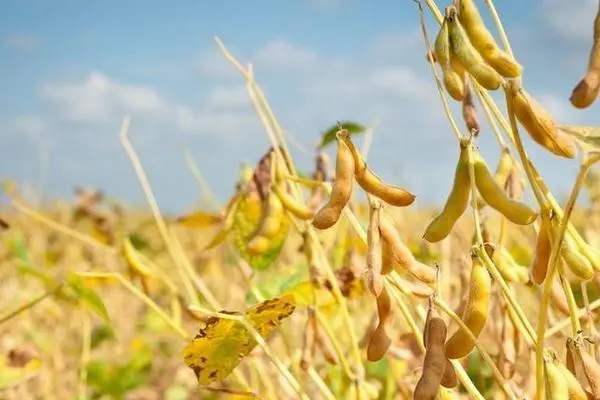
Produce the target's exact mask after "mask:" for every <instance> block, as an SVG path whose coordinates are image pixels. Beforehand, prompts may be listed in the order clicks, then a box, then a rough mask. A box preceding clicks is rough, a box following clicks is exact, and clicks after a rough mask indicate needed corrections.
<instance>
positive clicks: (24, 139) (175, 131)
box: [0, 0, 600, 212]
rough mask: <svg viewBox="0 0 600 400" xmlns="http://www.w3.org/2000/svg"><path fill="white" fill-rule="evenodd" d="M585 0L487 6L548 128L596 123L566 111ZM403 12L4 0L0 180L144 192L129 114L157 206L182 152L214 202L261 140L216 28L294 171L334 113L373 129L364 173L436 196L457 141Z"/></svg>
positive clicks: (276, 0)
mask: <svg viewBox="0 0 600 400" xmlns="http://www.w3.org/2000/svg"><path fill="white" fill-rule="evenodd" d="M575 3H576V4H575ZM478 4H480V5H483V4H484V2H483V1H478ZM596 4H597V1H596V0H580V1H577V2H567V1H564V0H537V1H533V0H530V1H526V2H524V1H522V0H505V1H501V2H500V1H499V2H497V7H498V12H499V13H500V15H501V17H502V19H503V21H504V24H505V27H506V29H507V32H508V36H509V39H510V40H511V43H512V45H513V49H514V51H515V53H516V55H517V58H518V59H519V61H520V62H521V63H522V65H523V66H524V77H523V81H524V85H525V87H526V88H527V89H528V90H529V91H530V92H531V93H532V94H533V95H534V96H535V97H536V98H537V99H538V100H539V101H540V102H541V103H542V104H544V105H545V106H546V107H547V108H548V109H549V110H550V111H551V112H552V113H553V115H554V116H555V118H556V120H557V121H558V122H559V123H565V124H597V123H599V122H600V118H599V117H598V113H597V111H595V110H597V109H598V108H597V107H598V104H594V105H593V106H592V107H591V108H589V109H587V110H584V111H580V110H575V109H573V108H572V107H571V106H570V103H569V102H568V98H569V95H570V92H571V89H572V87H573V86H574V84H575V83H576V82H577V81H578V80H579V78H580V77H581V75H582V73H583V71H584V68H585V65H586V63H587V57H588V52H589V48H590V46H591V36H592V33H591V32H592V21H593V18H594V14H595V9H596ZM482 7H483V6H482ZM482 9H483V10H485V9H484V8H482ZM485 17H486V18H487V17H488V16H487V13H486V14H485ZM427 18H428V27H429V34H430V37H431V38H432V39H433V36H434V35H435V33H436V32H435V29H436V24H435V22H434V20H433V19H432V17H431V15H430V14H427ZM418 21H419V19H418V13H417V9H416V8H415V6H414V3H413V2H412V1H409V0H379V1H377V2H373V1H368V0H287V1H281V0H254V1H232V0H221V1H208V0H205V1H192V0H180V1H173V2H158V1H154V2H149V1H141V0H129V1H115V0H102V1H97V0H89V1H85V2H78V1H73V0H57V1H53V2H47V1H42V0H31V1H28V2H23V1H18V0H4V1H2V4H1V5H0V60H2V61H1V62H0V87H1V88H2V90H1V91H0V149H1V157H0V175H2V176H8V177H12V178H13V179H16V180H18V181H20V182H30V183H31V184H32V185H36V184H37V183H38V182H40V176H41V171H46V175H45V179H44V180H43V182H44V186H43V193H44V196H45V198H47V199H48V200H51V199H53V198H56V197H61V196H62V197H64V196H70V195H71V193H72V190H73V187H74V186H75V185H84V186H85V185H89V186H95V187H99V188H102V189H103V190H104V191H105V192H106V193H107V194H108V195H109V196H111V197H117V198H120V199H122V200H123V201H124V202H126V203H127V204H142V203H143V201H144V200H143V195H142V191H141V189H140V185H139V184H138V182H137V180H136V177H135V175H134V173H133V170H132V167H131V164H130V162H129V160H128V158H127V156H126V153H125V152H124V150H123V148H122V147H121V145H120V143H119V140H118V130H119V127H120V124H121V121H122V119H123V116H124V114H125V113H129V114H130V115H131V118H132V125H131V129H130V137H131V140H132V142H133V143H134V145H135V147H136V148H137V149H138V151H139V153H140V157H141V159H142V162H143V163H144V166H145V167H146V170H147V173H148V175H149V177H150V179H151V183H152V184H153V187H154V190H155V192H156V195H157V198H158V200H159V202H160V205H161V206H162V207H163V208H164V209H166V210H168V211H172V212H181V211H184V210H188V209H190V208H191V207H193V206H194V204H195V203H196V202H197V201H198V200H199V198H200V192H199V188H198V185H197V184H196V182H195V180H194V178H193V175H192V173H191V172H190V171H189V169H188V167H187V166H186V163H185V160H184V158H183V149H184V148H188V149H189V150H190V151H191V153H192V154H193V156H194V157H195V159H196V161H197V163H198V166H199V168H200V169H201V171H202V172H203V174H204V175H205V176H206V178H207V180H208V182H209V184H210V186H211V187H212V189H213V190H214V191H215V192H216V193H217V195H218V196H219V198H220V199H221V200H225V199H226V198H227V196H229V195H231V193H232V190H233V182H234V180H235V179H236V177H237V173H238V168H239V166H240V164H241V163H242V162H249V163H252V164H254V163H255V162H256V161H257V160H258V158H260V156H261V155H262V154H263V153H264V151H265V150H266V149H267V147H268V146H269V144H268V141H267V137H266V135H265V133H264V131H263V130H262V128H261V126H260V122H259V119H258V118H257V116H256V115H255V113H254V111H253V108H252V106H251V103H250V102H249V100H248V96H247V94H246V92H245V89H244V80H243V78H242V77H241V76H240V75H238V74H237V73H236V71H235V70H234V69H233V68H232V67H231V65H229V64H228V63H227V62H226V61H225V60H224V58H223V57H222V56H221V55H220V53H219V52H218V51H217V46H216V44H215V42H214V40H213V37H214V36H218V37H220V38H221V40H222V41H223V42H224V43H225V44H226V45H227V46H228V47H229V48H230V50H231V51H232V52H233V54H234V55H235V56H236V57H238V58H239V59H240V61H242V62H244V63H249V62H252V63H253V67H254V71H255V76H256V78H257V80H258V82H259V84H260V85H261V86H262V87H263V89H264V91H265V93H266V96H267V98H268V100H269V102H270V104H271V106H272V108H273V110H274V112H275V114H276V116H277V117H278V120H279V121H280V123H281V125H282V126H283V128H284V129H285V130H286V132H287V133H288V134H289V135H290V136H291V137H292V138H293V141H294V143H295V144H294V145H293V146H292V148H291V149H292V153H293V156H294V158H295V159H296V161H297V163H298V164H299V165H300V167H302V168H305V169H312V162H313V157H314V154H313V153H312V152H311V149H313V148H314V144H315V142H316V141H317V139H318V137H319V132H320V131H321V130H323V129H324V128H326V127H327V126H328V125H331V124H332V123H334V122H335V121H336V120H344V119H353V120H357V121H359V122H362V123H364V124H367V125H370V124H377V125H376V129H375V131H374V132H375V133H374V141H373V144H372V150H371V153H370V156H369V160H370V165H371V166H372V168H373V169H374V170H375V171H376V172H377V173H378V174H379V175H381V176H382V177H383V178H384V179H386V180H389V181H390V182H394V183H397V184H400V185H403V186H406V187H407V188H409V189H411V190H413V191H414V192H415V193H416V194H417V195H418V203H421V204H431V203H440V202H441V201H443V200H444V199H445V197H446V195H447V193H448V190H449V187H450V184H451V182H452V175H453V171H454V164H455V160H456V157H457V155H458V149H457V146H456V144H455V138H454V136H453V134H452V131H451V130H450V128H449V125H448V124H447V122H446V119H445V117H444V115H443V113H442V108H441V103H440V101H439V97H438V95H437V92H436V91H435V88H434V84H433V80H432V77H431V73H430V69H429V66H428V64H427V62H426V61H425V57H424V54H425V50H424V42H423V38H422V36H421V32H420V26H419V22H418ZM490 26H493V25H491V22H490ZM495 98H497V99H502V97H501V96H498V95H495ZM500 104H501V105H502V107H504V106H503V103H502V102H500ZM456 116H457V117H459V116H460V114H458V113H457V114H456ZM480 117H481V119H483V114H481V116H480ZM461 127H462V124H461ZM483 127H484V128H483V132H482V134H481V136H482V139H481V141H480V147H481V151H482V152H483V154H484V155H485V157H486V159H487V160H488V163H489V164H490V166H491V167H494V165H495V163H496V160H497V158H498V147H497V144H496V142H495V141H494V138H493V135H492V132H491V131H490V130H489V128H488V126H487V125H485V124H484V125H483ZM526 145H527V147H528V149H529V150H530V152H531V154H532V157H533V158H534V161H535V162H536V163H537V164H539V166H540V169H541V171H542V172H543V174H544V177H545V178H547V180H548V181H549V182H550V183H551V186H552V188H554V189H555V190H556V191H557V194H559V195H560V194H561V193H562V192H564V191H566V190H567V189H568V188H569V187H570V179H571V178H572V176H573V172H574V171H575V169H576V167H577V161H576V160H563V159H557V158H555V157H551V156H549V155H548V154H547V153H546V152H543V151H540V150H539V148H538V147H537V146H536V145H535V144H534V143H533V142H531V141H530V140H529V139H526Z"/></svg>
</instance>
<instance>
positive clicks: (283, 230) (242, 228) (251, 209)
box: [233, 192, 290, 269]
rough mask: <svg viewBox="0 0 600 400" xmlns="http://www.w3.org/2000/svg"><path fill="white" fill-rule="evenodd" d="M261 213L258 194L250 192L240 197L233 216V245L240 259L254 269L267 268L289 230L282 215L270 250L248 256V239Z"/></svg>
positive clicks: (288, 221) (275, 257)
mask: <svg viewBox="0 0 600 400" xmlns="http://www.w3.org/2000/svg"><path fill="white" fill-rule="evenodd" d="M261 212H262V211H261V200H260V197H259V195H258V193H257V192H250V193H247V194H245V195H243V196H242V197H241V199H240V203H239V205H238V207H237V209H236V211H235V214H234V223H233V230H234V232H235V241H234V244H235V246H236V248H237V249H238V251H239V252H240V255H241V257H242V258H243V259H244V260H246V261H247V262H248V265H250V267H252V268H254V269H265V268H268V267H269V266H270V265H271V264H272V263H273V262H274V261H275V260H276V259H277V257H278V256H279V253H280V252H281V249H282V248H283V245H284V243H285V239H286V238H287V236H288V232H289V229H290V218H289V216H288V215H287V214H284V217H283V220H282V221H281V227H280V228H279V232H278V233H277V235H276V236H275V237H274V238H273V239H272V241H271V246H270V248H269V249H268V250H266V251H265V252H264V253H262V254H259V255H256V256H252V255H250V254H248V251H247V245H248V239H249V237H250V235H252V234H253V233H254V231H255V230H256V228H257V227H258V224H259V222H260V217H261Z"/></svg>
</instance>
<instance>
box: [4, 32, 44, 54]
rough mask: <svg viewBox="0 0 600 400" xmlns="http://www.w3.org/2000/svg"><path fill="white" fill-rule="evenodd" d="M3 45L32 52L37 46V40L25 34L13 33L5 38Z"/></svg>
mask: <svg viewBox="0 0 600 400" xmlns="http://www.w3.org/2000/svg"><path fill="white" fill-rule="evenodd" d="M5 43H6V44H7V45H8V46H9V47H12V48H15V49H18V50H32V49H34V48H35V47H37V45H38V44H39V39H38V38H37V37H36V36H34V35H30V34H26V33H13V34H11V35H8V36H6V38H5Z"/></svg>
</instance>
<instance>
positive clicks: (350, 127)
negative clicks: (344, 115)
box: [321, 121, 367, 147]
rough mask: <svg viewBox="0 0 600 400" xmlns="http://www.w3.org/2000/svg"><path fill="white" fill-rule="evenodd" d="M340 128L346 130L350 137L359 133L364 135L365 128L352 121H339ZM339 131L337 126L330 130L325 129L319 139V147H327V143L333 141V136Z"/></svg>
mask: <svg viewBox="0 0 600 400" xmlns="http://www.w3.org/2000/svg"><path fill="white" fill-rule="evenodd" d="M340 124H341V125H342V128H344V129H346V130H347V131H348V133H350V135H357V134H359V133H364V132H365V131H366V130H367V128H365V127H364V126H363V125H361V124H359V123H358V122H354V121H340ZM338 130H339V127H338V124H335V125H333V126H332V127H331V128H329V129H327V130H326V131H325V132H323V134H322V138H321V147H325V146H327V145H328V144H329V143H331V142H333V141H335V134H336V132H337V131H338Z"/></svg>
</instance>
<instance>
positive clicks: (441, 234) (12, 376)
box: [0, 0, 600, 400]
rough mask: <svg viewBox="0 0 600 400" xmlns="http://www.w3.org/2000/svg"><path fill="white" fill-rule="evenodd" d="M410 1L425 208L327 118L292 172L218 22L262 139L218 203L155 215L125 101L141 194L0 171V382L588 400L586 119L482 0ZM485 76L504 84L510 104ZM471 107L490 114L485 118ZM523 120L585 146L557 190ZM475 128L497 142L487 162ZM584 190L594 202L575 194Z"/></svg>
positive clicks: (599, 25) (592, 304) (589, 173)
mask: <svg viewBox="0 0 600 400" xmlns="http://www.w3.org/2000/svg"><path fill="white" fill-rule="evenodd" d="M424 3H426V5H427V6H428V10H429V11H430V12H431V15H432V16H433V17H434V18H436V19H437V21H438V22H439V23H440V28H439V30H438V31H436V32H435V36H434V37H429V36H428V33H427V31H426V29H425V24H424V20H425V12H424V10H423V9H422V8H421V4H420V3H418V2H416V3H415V4H416V6H417V7H418V10H419V13H420V14H419V15H420V17H421V23H422V27H423V38H424V43H425V45H426V48H427V51H426V53H427V59H428V61H429V65H430V67H431V71H432V75H433V76H434V77H435V82H436V83H437V87H438V89H439V93H440V98H441V100H442V104H443V106H444V108H443V110H444V112H445V113H446V115H447V116H448V120H449V122H450V127H451V129H452V131H453V132H454V133H455V135H456V138H457V146H456V155H457V158H456V160H457V161H456V167H455V173H454V177H453V179H454V182H453V186H452V190H451V192H450V193H449V194H448V197H447V200H446V203H445V204H444V205H443V206H442V207H440V209H439V210H424V209H416V207H414V206H413V203H414V201H415V199H416V198H417V196H418V194H415V193H412V192H411V191H410V190H409V188H404V187H401V186H396V185H392V184H390V183H388V182H384V181H382V180H381V179H380V178H379V176H378V175H377V174H376V172H375V171H373V170H372V169H371V168H370V167H369V165H368V162H367V161H366V160H367V154H366V152H364V151H363V150H361V149H360V148H358V147H357V146H356V145H355V140H356V138H357V137H359V136H360V134H363V135H366V136H367V138H369V139H370V138H371V137H370V135H371V134H372V132H369V131H366V132H365V129H364V128H363V127H362V126H361V125H360V124H358V123H354V122H350V121H347V122H344V123H338V124H337V125H336V126H334V127H332V128H331V129H329V130H328V131H327V132H325V133H324V134H323V137H322V141H321V143H320V145H319V146H318V148H317V149H316V156H315V166H314V170H313V171H310V172H308V173H300V172H299V171H297V170H296V167H295V164H294V162H293V158H292V154H291V153H290V151H289V149H288V147H287V144H286V140H285V134H284V131H283V130H282V128H281V127H280V125H279V123H278V122H277V120H276V119H275V116H274V115H273V114H272V112H271V110H270V108H269V105H268V103H267V100H266V99H265V97H264V96H263V94H262V91H261V89H260V87H259V86H258V84H257V83H256V82H255V81H254V80H253V78H252V73H251V68H245V67H243V66H242V65H241V64H240V63H239V62H238V61H237V60H236V59H235V58H234V57H233V56H232V55H231V54H230V53H229V52H228V51H227V49H226V48H225V47H224V46H223V44H222V43H221V42H220V41H219V40H218V39H217V44H218V45H219V47H220V49H221V50H222V52H223V54H224V56H225V57H226V58H227V59H228V60H229V61H230V62H231V63H232V65H233V66H234V67H235V68H236V69H237V70H238V71H239V72H240V73H241V75H242V76H243V77H244V78H245V79H246V82H247V89H248V94H249V95H250V97H251V99H252V102H253V104H254V106H255V108H256V111H257V114H258V116H259V117H260V119H261V121H262V122H263V124H264V126H265V129H266V132H267V135H268V137H269V139H270V141H271V142H272V147H271V148H269V149H267V150H266V152H265V154H264V156H263V157H262V158H261V159H260V160H256V163H255V165H254V166H246V167H244V168H242V169H241V171H240V176H239V180H238V182H236V183H234V184H232V193H233V195H232V196H231V198H230V200H229V201H228V203H227V204H226V205H216V206H215V205H213V204H207V205H206V207H204V208H203V209H202V210H199V211H197V212H194V213H191V214H189V215H184V216H180V217H166V216H162V215H161V213H160V210H159V209H158V206H157V204H156V201H155V200H154V196H153V194H152V189H151V187H150V184H149V183H148V181H147V179H146V177H145V174H144V170H143V167H142V164H141V162H140V160H139V159H138V157H137V155H136V152H135V149H134V148H133V147H132V146H131V144H130V142H129V140H128V138H127V130H128V127H129V123H130V121H129V118H128V117H125V119H124V122H123V127H122V131H121V136H120V137H121V141H122V144H123V147H124V149H125V151H126V152H127V154H128V156H129V157H130V159H131V162H132V166H133V168H134V170H135V171H136V173H137V175H138V178H139V181H140V183H141V186H142V189H143V190H144V193H145V194H146V197H147V199H148V205H149V210H148V211H145V210H131V209H125V208H123V207H122V206H121V205H119V204H118V203H117V202H113V201H111V200H109V199H107V198H105V196H104V194H103V193H102V192H101V191H98V190H92V189H84V188H77V189H76V191H75V199H74V202H72V204H68V203H64V204H63V203H60V204H59V203H57V204H53V205H47V206H44V207H38V206H34V205H32V204H30V203H29V202H28V201H27V200H26V198H25V197H24V196H23V195H22V192H21V191H20V188H18V187H17V186H16V185H15V184H14V183H12V182H10V181H6V182H5V183H4V191H5V193H6V195H7V196H8V198H9V200H10V205H9V206H8V207H6V208H5V209H2V210H0V215H1V216H2V217H1V219H0V243H1V246H0V266H1V267H2V268H0V298H2V299H3V301H2V304H1V305H0V355H1V358H0V398H3V399H4V398H6V399H71V398H78V399H88V398H89V399H109V398H114V399H139V400H150V399H170V400H176V399H191V398H203V399H211V398H215V399H216V398H251V397H255V398H261V399H263V398H264V399H288V398H289V399H292V398H301V399H361V400H362V399H371V400H374V399H386V400H387V399H404V398H407V399H408V398H415V399H434V398H441V399H450V398H457V399H458V398H465V399H466V398H473V399H483V398H486V399H492V398H493V399H503V398H506V399H524V398H527V399H533V398H535V399H544V398H549V399H586V398H595V399H598V398H600V364H599V362H598V360H599V358H598V357H599V356H600V354H598V350H599V348H598V347H599V346H598V340H600V336H598V331H597V318H598V317H597V316H598V313H597V308H598V307H599V306H600V298H599V293H600V291H599V289H600V275H599V274H598V272H600V208H599V207H600V202H599V200H600V196H599V194H600V192H599V190H600V189H599V188H600V179H599V178H600V177H599V176H598V175H597V173H596V172H595V170H594V169H592V166H593V165H594V164H595V163H596V162H597V161H599V160H600V156H599V153H598V151H597V147H598V140H599V139H598V138H599V137H600V128H594V127H580V126H558V125H556V124H555V122H554V121H553V118H552V116H551V115H550V114H549V113H548V112H547V111H546V110H545V109H544V108H543V107H542V106H541V105H540V104H538V103H537V102H536V100H535V99H534V96H533V95H532V94H531V93H529V92H527V91H526V89H524V88H523V87H522V86H521V79H520V78H521V76H522V74H523V71H524V69H523V67H522V66H521V65H520V64H519V63H518V61H517V58H516V57H515V55H513V54H512V52H511V49H510V46H509V43H508V40H507V39H506V35H505V34H504V31H503V29H502V24H501V23H500V19H499V17H498V15H497V13H496V10H495V9H494V6H493V4H492V2H491V0H488V1H486V2H485V4H486V5H487V7H484V5H483V3H484V2H480V3H481V5H478V6H476V5H475V3H474V2H473V0H461V1H456V2H454V3H453V4H452V5H449V6H448V7H447V8H445V9H444V10H443V11H444V13H443V14H442V13H441V12H440V10H439V9H438V8H437V6H436V5H435V3H434V2H433V1H432V0H424ZM484 11H486V12H487V11H489V12H491V15H492V17H493V19H494V21H495V22H496V28H498V32H499V35H498V36H499V37H500V38H501V42H502V46H501V47H500V46H499V45H498V44H497V43H496V41H495V39H494V36H493V35H492V34H491V33H490V31H489V30H488V27H486V26H485V25H484V24H483V22H482V20H481V17H480V12H484ZM599 15H600V14H599ZM590 30H591V31H592V30H593V29H592V27H590ZM598 32H600V17H597V18H596V21H595V30H594V34H593V38H594V45H593V48H592V51H591V55H590V60H589V65H588V68H587V72H586V74H585V76H584V77H583V78H582V80H581V82H579V83H578V84H577V85H575V88H574V90H573V94H572V96H571V102H572V103H573V106H574V107H577V108H586V107H589V106H590V105H591V104H592V103H593V102H594V100H595V98H596V96H597V95H598V88H599V86H600V80H599V78H598V74H599V73H600V70H599V68H600V65H599V63H598V61H597V59H598V57H599V56H600V55H599V54H597V52H598V50H597V49H598V42H596V40H597V39H598V35H599V33H598ZM425 68H429V67H427V65H425ZM490 91H503V92H504V93H505V100H506V104H505V105H506V110H507V112H506V115H505V114H503V113H502V112H501V111H500V107H499V106H498V105H496V103H494V101H493V100H492V99H491V97H490ZM453 101H454V102H459V104H460V103H461V104H462V115H461V118H462V120H463V121H462V123H461V124H460V125H463V124H464V126H465V127H466V129H461V128H459V125H458V124H457V123H456V122H455V120H454V117H453V115H452V114H451V112H450V109H451V107H450V106H449V103H450V102H453ZM483 116H485V117H486V118H487V119H488V122H489V125H490V126H491V127H492V131H491V132H480V123H479V119H480V118H482V117H483ZM523 132H526V134H528V135H529V136H530V137H531V138H532V139H533V140H534V142H535V145H538V146H542V147H543V148H544V149H546V150H547V151H548V152H550V153H552V154H553V155H555V156H556V157H561V158H563V159H568V160H571V161H572V162H577V161H576V160H575V159H576V156H579V157H578V158H579V160H580V162H581V167H580V169H579V173H578V175H577V179H576V181H575V182H574V183H573V190H572V192H571V193H570V195H569V198H568V200H567V201H566V203H565V204H564V205H561V204H559V203H558V202H557V200H556V199H555V197H554V196H553V194H552V193H551V192H550V190H549V189H548V187H547V186H546V184H545V182H544V179H543V177H541V176H540V175H539V173H538V172H537V170H536V168H535V166H534V165H533V164H532V163H530V162H529V158H528V155H527V152H526V149H525V147H524V145H523V142H522V140H521V137H522V136H521V135H523ZM482 134H483V135H495V137H496V139H497V141H498V144H499V154H500V157H499V162H498V165H497V166H495V168H492V167H493V166H488V164H487V163H486V161H485V160H484V159H483V158H482V156H481V154H480V153H479V151H478V148H477V140H478V137H479V135H482ZM374 144H375V145H377V141H375V142H374ZM328 146H330V147H335V154H336V157H335V158H334V159H331V160H330V159H328V157H327V155H326V152H325V149H326V147H328ZM188 161H189V162H190V166H191V167H192V169H193V171H195V172H196V173H197V169H196V167H195V166H194V165H193V160H191V159H189V160H188ZM200 183H201V184H202V182H200ZM204 189H205V190H207V191H208V189H207V188H206V187H204ZM584 189H585V193H586V194H587V195H588V197H589V206H588V207H586V208H584V207H575V205H576V203H577V199H578V197H579V195H580V194H581V193H582V190H584ZM359 191H360V192H363V193H364V194H366V198H367V201H366V202H365V203H361V202H359V201H357V199H356V194H357V192H359ZM526 191H530V192H531V193H532V194H533V196H534V198H535V202H534V205H527V204H526V203H525V202H523V200H522V199H523V196H524V194H525V193H526ZM215 209H216V211H215Z"/></svg>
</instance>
